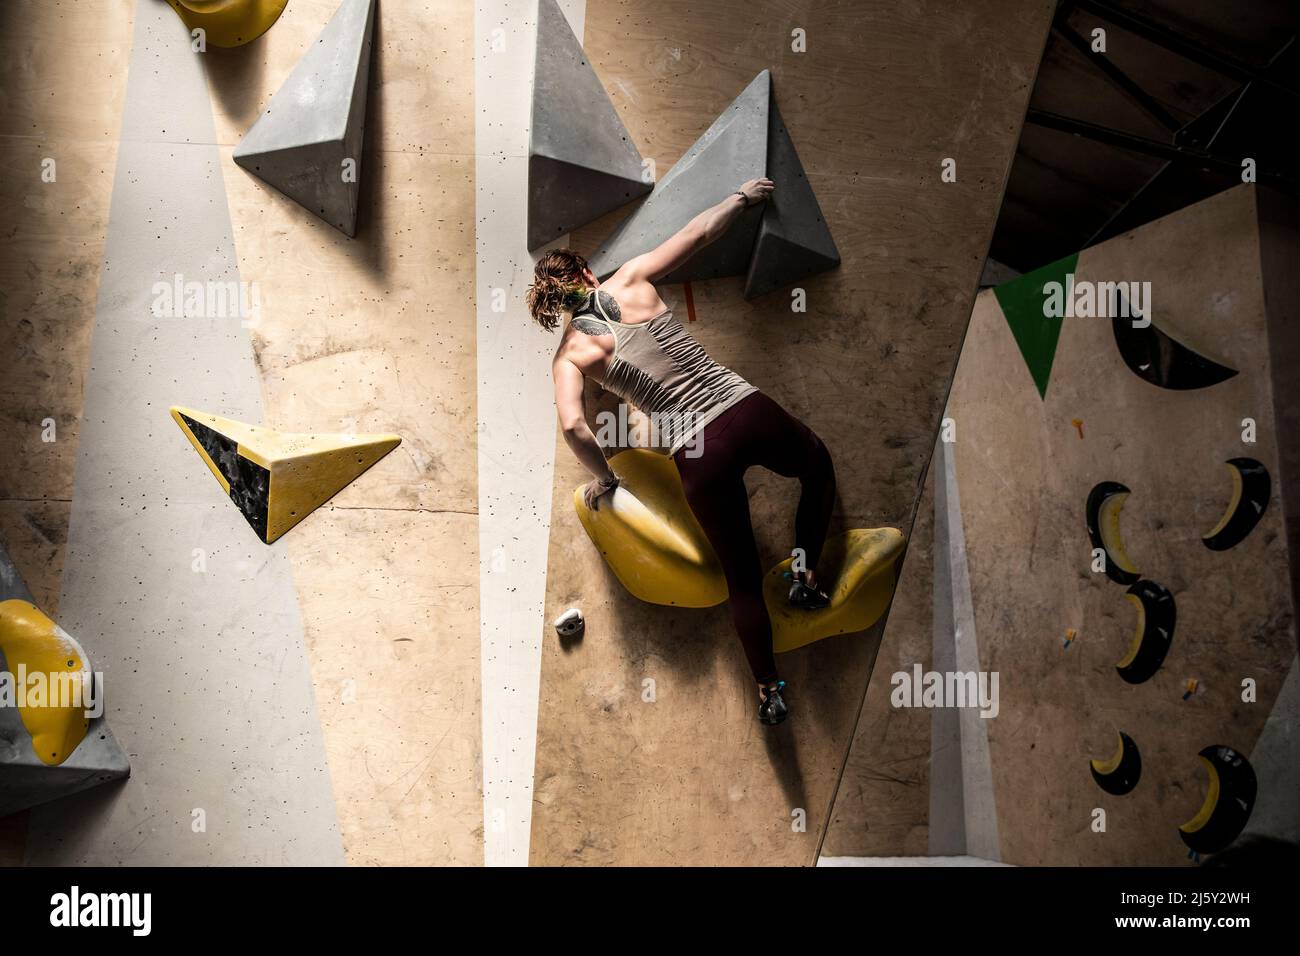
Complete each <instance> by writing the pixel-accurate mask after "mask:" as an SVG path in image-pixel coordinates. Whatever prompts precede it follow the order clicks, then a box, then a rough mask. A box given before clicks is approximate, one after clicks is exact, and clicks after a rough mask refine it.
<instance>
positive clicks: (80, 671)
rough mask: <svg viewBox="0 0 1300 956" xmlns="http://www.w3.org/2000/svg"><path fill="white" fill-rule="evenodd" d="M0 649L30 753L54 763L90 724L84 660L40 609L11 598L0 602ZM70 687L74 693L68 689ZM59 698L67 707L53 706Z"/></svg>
mask: <svg viewBox="0 0 1300 956" xmlns="http://www.w3.org/2000/svg"><path fill="white" fill-rule="evenodd" d="M0 651H2V652H3V653H4V659H5V664H6V666H7V668H8V670H9V673H10V674H12V675H13V680H14V682H15V694H16V695H17V703H18V715H19V717H20V718H21V719H22V722H23V726H24V727H25V728H26V729H27V733H28V735H29V736H30V737H31V738H32V750H33V752H34V753H35V754H36V756H37V758H39V759H40V761H41V762H42V763H44V764H47V765H49V766H52V767H54V766H58V765H59V764H61V763H63V761H65V760H67V759H68V757H69V756H71V754H72V752H73V751H74V750H76V749H77V746H78V744H80V743H81V741H82V739H83V738H84V737H85V736H86V728H88V727H89V726H90V720H89V718H88V717H87V716H86V710H87V708H88V707H89V706H90V701H89V698H88V695H87V690H88V688H89V681H90V658H89V657H87V656H86V652H85V651H83V650H82V649H81V645H80V644H78V643H77V642H76V641H75V640H73V638H72V636H71V635H69V634H68V633H67V632H66V631H64V630H63V629H62V628H61V627H59V626H58V625H57V624H55V623H54V622H53V621H52V620H50V619H49V618H48V617H46V616H45V614H44V613H43V612H42V611H41V610H40V608H38V607H36V606H35V605H34V604H31V603H30V602H28V601H22V600H17V599H14V600H9V601H0ZM20 674H22V675H25V678H26V680H25V683H26V688H25V690H26V693H21V694H19V693H18V687H17V682H18V680H19V675H20ZM38 685H39V688H38ZM74 685H76V686H77V687H78V688H79V690H78V691H75V692H74V691H73V686H74ZM38 691H39V696H37V695H38ZM60 700H62V701H64V702H65V703H66V704H67V706H53V704H55V703H57V702H58V701H60Z"/></svg>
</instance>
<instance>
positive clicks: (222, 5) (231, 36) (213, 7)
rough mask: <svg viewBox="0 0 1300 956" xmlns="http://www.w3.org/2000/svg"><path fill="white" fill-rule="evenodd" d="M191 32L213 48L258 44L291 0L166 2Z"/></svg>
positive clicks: (182, 0)
mask: <svg viewBox="0 0 1300 956" xmlns="http://www.w3.org/2000/svg"><path fill="white" fill-rule="evenodd" d="M167 2H168V3H169V4H171V8H172V9H173V10H175V11H176V13H177V15H178V16H179V17H180V18H181V20H182V21H183V22H184V24H185V25H186V26H187V27H189V28H190V29H191V30H202V31H203V32H204V34H205V35H206V37H207V42H208V43H210V44H211V45H212V46H219V47H235V46H242V45H243V44H245V43H249V42H251V41H252V40H256V39H257V38H258V37H260V36H261V35H262V34H263V33H265V32H266V31H267V30H269V29H271V26H272V24H274V23H275V21H276V20H278V19H280V14H282V13H284V8H285V7H286V6H287V5H288V2H289V0H167Z"/></svg>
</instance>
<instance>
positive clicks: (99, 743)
mask: <svg viewBox="0 0 1300 956" xmlns="http://www.w3.org/2000/svg"><path fill="white" fill-rule="evenodd" d="M5 601H25V602H26V603H28V604H31V605H32V606H33V607H34V606H35V601H34V600H33V599H32V595H31V592H29V591H28V590H27V585H26V584H24V583H23V579H22V576H21V575H20V574H19V573H18V569H17V568H16V567H14V564H13V562H12V561H11V560H10V559H9V555H8V553H7V552H6V551H5V549H4V547H3V546H0V603H3V602H5ZM3 627H5V623H4V621H3V620H0V628H3ZM11 670H12V669H11V668H10V666H9V662H8V661H7V660H6V659H5V653H4V641H3V635H2V634H0V671H5V672H10V671H11ZM130 773H131V764H130V762H129V761H128V760H127V757H126V752H125V751H124V750H123V749H122V747H121V745H120V744H118V742H117V740H116V739H115V738H114V737H113V733H112V731H110V730H109V729H108V723H107V721H105V719H104V718H103V717H102V716H101V717H94V718H92V719H91V720H90V725H89V727H87V729H86V735H85V736H84V737H83V738H82V739H81V742H80V743H79V744H78V745H77V748H76V749H75V750H74V751H72V753H71V754H70V755H69V756H68V758H67V759H66V760H64V761H63V762H62V763H59V764H52V765H51V764H46V763H45V762H44V761H42V760H41V759H40V758H39V757H37V755H36V752H35V751H34V750H33V749H32V737H31V734H30V733H29V732H28V730H27V727H26V725H25V724H24V723H23V719H22V714H21V713H20V712H19V709H18V708H17V707H12V706H0V817H4V816H8V815H9V814H11V813H17V812H18V811H19V810H25V809H27V808H28V807H34V806H36V805H37V804H40V803H46V802H48V801H50V800H57V799H58V798H59V797H66V796H68V795H69V794H73V793H78V792H80V791H82V790H86V789H89V788H90V787H94V786H98V785H99V784H101V783H107V782H109V781H110V780H120V779H121V778H123V777H126V776H129V775H130Z"/></svg>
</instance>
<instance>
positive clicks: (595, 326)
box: [571, 316, 609, 335]
mask: <svg viewBox="0 0 1300 956" xmlns="http://www.w3.org/2000/svg"><path fill="white" fill-rule="evenodd" d="M571 324H572V325H573V327H574V328H575V329H577V330H578V331H579V332H585V333H586V334H587V335H609V329H608V328H607V327H606V326H605V323H604V322H598V321H596V320H595V319H589V318H586V317H585V316H575V317H574V319H573V322H572V323H571Z"/></svg>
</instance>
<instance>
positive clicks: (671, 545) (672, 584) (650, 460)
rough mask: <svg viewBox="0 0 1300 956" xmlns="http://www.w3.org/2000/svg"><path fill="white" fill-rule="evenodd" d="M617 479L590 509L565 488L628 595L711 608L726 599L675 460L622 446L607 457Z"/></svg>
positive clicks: (653, 601)
mask: <svg viewBox="0 0 1300 956" xmlns="http://www.w3.org/2000/svg"><path fill="white" fill-rule="evenodd" d="M610 467H611V468H613V469H614V472H615V473H616V474H617V475H618V476H619V477H620V478H621V479H622V481H621V482H620V483H619V486H618V487H617V488H615V489H614V490H613V491H612V492H609V493H608V494H605V495H602V496H601V498H600V500H599V501H598V502H597V507H596V510H595V511H592V510H590V509H589V508H588V507H587V506H586V505H585V504H584V503H583V501H582V488H583V486H581V485H579V486H578V488H577V489H575V490H574V492H573V506H574V508H575V509H576V510H577V512H578V520H579V521H581V522H582V527H583V530H585V531H586V532H587V537H589V538H591V541H592V544H594V545H595V546H596V547H597V549H599V551H600V553H601V555H602V556H603V557H604V558H605V561H606V563H608V564H609V567H610V570H612V571H613V572H614V576H615V577H617V578H618V580H619V582H620V583H621V584H622V585H623V587H625V588H627V590H628V593H629V594H631V595H632V596H633V597H636V598H639V599H641V600H642V601H646V602H648V603H650V604H667V605H672V606H675V607H713V606H714V605H717V604H721V603H722V602H723V601H725V600H726V599H727V582H726V580H725V579H724V578H723V576H722V565H721V564H719V563H718V558H717V555H715V554H714V553H713V547H712V546H711V545H710V544H709V539H708V538H706V537H705V536H704V529H703V528H701V527H700V525H699V522H698V521H696V520H695V515H694V514H692V513H691V508H690V505H688V504H687V503H686V495H685V494H684V493H683V492H682V478H681V475H679V474H678V473H677V465H676V464H675V463H674V462H673V460H672V459H671V458H669V457H668V456H667V455H661V454H658V453H657V452H653V451H647V450H646V449H643V448H630V449H628V450H627V451H621V452H619V453H618V454H617V455H614V456H613V457H612V458H611V459H610Z"/></svg>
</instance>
